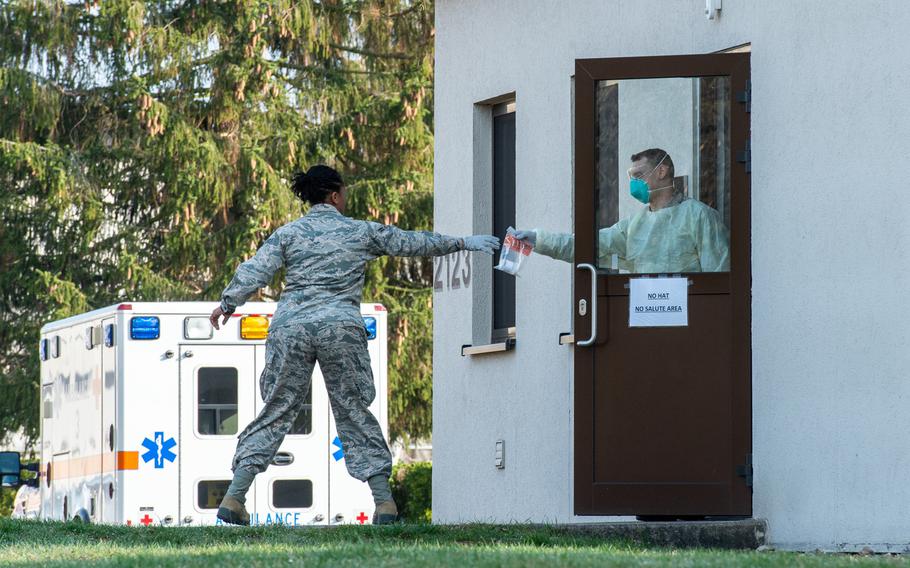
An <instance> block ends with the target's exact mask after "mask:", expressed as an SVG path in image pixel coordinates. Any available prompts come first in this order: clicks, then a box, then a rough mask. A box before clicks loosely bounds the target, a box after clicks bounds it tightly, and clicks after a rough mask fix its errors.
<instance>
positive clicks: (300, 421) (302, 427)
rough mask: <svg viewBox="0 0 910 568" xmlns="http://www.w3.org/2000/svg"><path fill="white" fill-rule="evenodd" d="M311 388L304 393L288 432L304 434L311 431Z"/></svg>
mask: <svg viewBox="0 0 910 568" xmlns="http://www.w3.org/2000/svg"><path fill="white" fill-rule="evenodd" d="M312 403H313V389H312V388H310V390H309V392H307V393H306V398H305V399H303V403H302V404H301V405H300V413H299V414H297V419H296V420H294V425H293V426H292V427H291V431H290V432H289V434H297V435H306V434H309V433H310V432H312V431H313V404H312Z"/></svg>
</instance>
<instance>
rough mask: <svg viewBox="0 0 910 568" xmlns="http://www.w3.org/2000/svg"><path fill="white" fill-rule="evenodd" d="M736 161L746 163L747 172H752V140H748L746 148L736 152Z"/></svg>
mask: <svg viewBox="0 0 910 568" xmlns="http://www.w3.org/2000/svg"><path fill="white" fill-rule="evenodd" d="M736 161H737V162H739V163H740V164H745V165H746V173H747V174H750V173H752V141H751V140H746V149H745V150H743V151H742V152H737V153H736Z"/></svg>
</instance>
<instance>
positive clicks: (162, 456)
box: [142, 432, 177, 469]
mask: <svg viewBox="0 0 910 568" xmlns="http://www.w3.org/2000/svg"><path fill="white" fill-rule="evenodd" d="M176 445H177V442H175V441H174V438H168V439H167V440H165V439H164V432H155V439H154V440H149V439H148V438H146V439H145V440H143V441H142V447H143V448H145V449H146V450H148V451H147V452H145V453H144V454H142V461H144V462H145V463H148V462H150V461H152V460H155V469H161V468H162V467H164V460H167V461H169V462H172V461H174V460H175V459H176V458H177V454H175V453H174V452H172V451H171V448H173V447H174V446H176Z"/></svg>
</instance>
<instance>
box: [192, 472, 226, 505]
mask: <svg viewBox="0 0 910 568" xmlns="http://www.w3.org/2000/svg"><path fill="white" fill-rule="evenodd" d="M230 484H231V480H229V479H218V480H206V481H200V482H199V484H198V485H197V486H196V505H197V506H198V507H199V508H200V509H217V508H218V505H219V504H220V503H221V500H222V499H224V494H225V493H227V490H228V486H229V485H230Z"/></svg>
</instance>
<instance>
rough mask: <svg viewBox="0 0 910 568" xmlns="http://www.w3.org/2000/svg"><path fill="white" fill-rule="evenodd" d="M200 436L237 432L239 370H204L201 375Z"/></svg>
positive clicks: (217, 368)
mask: <svg viewBox="0 0 910 568" xmlns="http://www.w3.org/2000/svg"><path fill="white" fill-rule="evenodd" d="M197 386H198V389H197V393H198V394H197V396H198V400H197V402H198V405H197V406H198V410H199V433H200V434H206V435H227V434H236V433H237V369H235V368H233V367H203V368H201V369H199V374H198V385H197Z"/></svg>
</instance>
